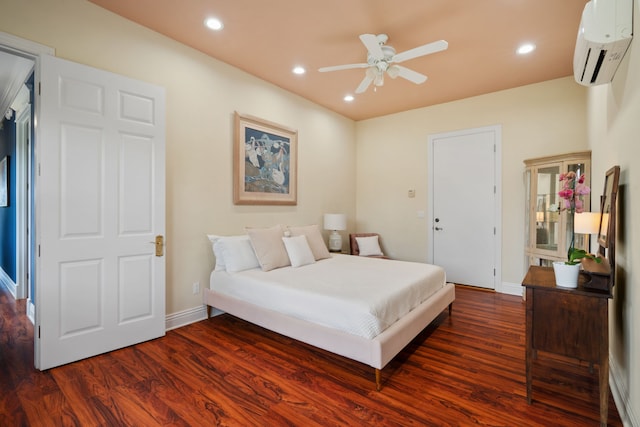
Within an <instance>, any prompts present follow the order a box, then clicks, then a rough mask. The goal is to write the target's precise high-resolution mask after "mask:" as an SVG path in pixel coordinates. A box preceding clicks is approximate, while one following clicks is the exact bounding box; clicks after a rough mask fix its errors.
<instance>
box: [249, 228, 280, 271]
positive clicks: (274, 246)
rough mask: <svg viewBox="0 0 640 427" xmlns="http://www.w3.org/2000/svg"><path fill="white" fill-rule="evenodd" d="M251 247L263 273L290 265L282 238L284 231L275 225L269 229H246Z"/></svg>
mask: <svg viewBox="0 0 640 427" xmlns="http://www.w3.org/2000/svg"><path fill="white" fill-rule="evenodd" d="M247 233H249V239H251V246H253V250H254V251H255V252H256V257H257V258H258V262H259V263H260V267H262V270H263V271H270V270H273V269H275V268H280V267H286V266H288V265H291V261H289V255H287V249H286V248H285V247H284V242H283V241H282V237H283V236H284V230H283V229H282V227H281V226H279V225H276V226H274V227H271V228H247Z"/></svg>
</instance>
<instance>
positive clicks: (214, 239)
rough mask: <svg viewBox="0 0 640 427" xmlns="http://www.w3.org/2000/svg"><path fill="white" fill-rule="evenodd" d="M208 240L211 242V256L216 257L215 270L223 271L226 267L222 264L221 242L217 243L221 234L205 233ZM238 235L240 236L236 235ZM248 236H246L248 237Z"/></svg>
mask: <svg viewBox="0 0 640 427" xmlns="http://www.w3.org/2000/svg"><path fill="white" fill-rule="evenodd" d="M207 237H208V238H209V241H210V242H211V249H213V256H215V257H216V266H215V268H214V270H215V271H225V270H226V269H227V267H226V266H225V265H224V254H223V253H222V247H223V245H222V243H219V241H220V239H222V238H223V236H216V235H215V234H207ZM237 237H240V236H237ZM248 237H249V236H247V238H248Z"/></svg>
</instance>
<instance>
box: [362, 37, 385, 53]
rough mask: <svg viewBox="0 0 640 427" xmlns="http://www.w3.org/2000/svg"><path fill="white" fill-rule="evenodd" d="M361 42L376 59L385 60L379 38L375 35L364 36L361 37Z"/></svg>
mask: <svg viewBox="0 0 640 427" xmlns="http://www.w3.org/2000/svg"><path fill="white" fill-rule="evenodd" d="M360 41H362V44H363V45H364V46H365V47H366V48H367V50H368V51H369V54H370V55H371V56H372V57H373V58H375V59H383V58H384V53H383V52H382V48H381V47H380V42H379V41H378V37H376V36H375V35H373V34H362V35H360Z"/></svg>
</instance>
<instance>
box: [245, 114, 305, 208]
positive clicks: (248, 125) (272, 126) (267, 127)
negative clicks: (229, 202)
mask: <svg viewBox="0 0 640 427" xmlns="http://www.w3.org/2000/svg"><path fill="white" fill-rule="evenodd" d="M234 127H235V138H234V147H233V203H234V204H236V205H296V204H297V203H298V195H297V189H298V185H297V180H298V131H297V130H294V129H290V128H288V127H286V126H282V125H279V124H277V123H272V122H269V121H267V120H263V119H260V118H257V117H253V116H249V115H245V114H240V113H238V112H237V111H236V112H235V117H234Z"/></svg>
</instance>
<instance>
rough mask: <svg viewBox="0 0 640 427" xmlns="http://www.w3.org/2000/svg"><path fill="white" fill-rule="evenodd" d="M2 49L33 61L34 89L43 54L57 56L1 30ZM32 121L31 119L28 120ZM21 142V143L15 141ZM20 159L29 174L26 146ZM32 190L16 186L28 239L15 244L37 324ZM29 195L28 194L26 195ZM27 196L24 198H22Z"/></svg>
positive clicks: (33, 139)
mask: <svg viewBox="0 0 640 427" xmlns="http://www.w3.org/2000/svg"><path fill="white" fill-rule="evenodd" d="M0 48H2V50H4V51H5V52H8V53H11V54H13V55H17V56H21V57H23V58H27V59H30V60H32V61H33V62H34V67H33V74H34V90H35V88H37V87H38V83H39V82H40V55H55V49H53V48H51V47H49V46H45V45H42V44H39V43H35V42H32V41H29V40H25V39H22V38H20V37H16V36H13V35H11V34H8V33H4V32H1V31H0ZM33 98H34V100H33V104H32V105H31V109H32V111H33V112H34V114H35V117H36V120H35V122H37V115H38V105H37V102H38V101H37V97H33ZM21 119H22V123H21V124H20V126H23V125H24V122H25V118H24V116H23V117H21ZM29 119H30V118H29ZM31 126H32V128H35V129H34V131H33V133H32V134H31V135H29V136H30V141H29V143H30V145H31V146H30V147H29V150H31V151H32V152H34V153H37V151H36V145H37V140H38V138H37V132H38V129H37V127H35V126H33V124H31ZM16 142H17V143H19V141H16ZM16 154H17V157H21V156H22V155H26V158H22V159H16V160H18V161H20V163H21V165H22V167H26V170H27V173H30V172H29V171H30V170H31V168H32V167H33V164H32V160H33V159H32V157H31V155H30V153H29V152H27V149H26V147H20V146H17V147H16ZM27 181H30V178H29V177H27ZM30 184H31V185H30V186H29V188H28V189H27V188H26V185H27V182H26V181H25V180H24V179H23V180H19V182H18V183H17V185H19V186H22V187H24V188H20V187H18V188H17V193H18V194H20V195H21V196H20V197H19V199H18V201H19V203H18V204H17V209H16V215H17V217H18V218H17V221H16V236H17V237H16V239H23V238H25V239H28V240H27V241H22V240H21V241H17V242H16V259H17V265H16V272H17V274H18V275H17V277H16V282H17V283H16V285H17V288H16V296H17V297H18V298H26V297H29V305H28V306H27V317H29V319H30V320H31V321H32V322H33V323H34V324H35V305H34V304H35V295H30V292H29V290H28V289H27V288H26V286H30V287H32V288H34V289H35V277H34V274H32V273H33V272H35V270H36V268H35V265H34V264H33V263H34V262H35V260H33V259H32V260H31V263H30V262H29V260H30V256H29V253H32V254H33V253H34V248H33V246H32V241H33V239H31V238H29V237H28V236H27V227H28V226H29V224H35V221H33V216H34V215H35V212H34V210H33V209H30V206H29V203H30V200H31V199H32V197H33V195H34V194H36V192H35V183H34V182H31V183H30ZM27 192H28V194H27ZM23 196H24V197H23ZM30 231H31V234H32V235H37V231H36V230H35V229H32V230H30ZM27 274H29V280H27V278H26V275H27Z"/></svg>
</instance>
